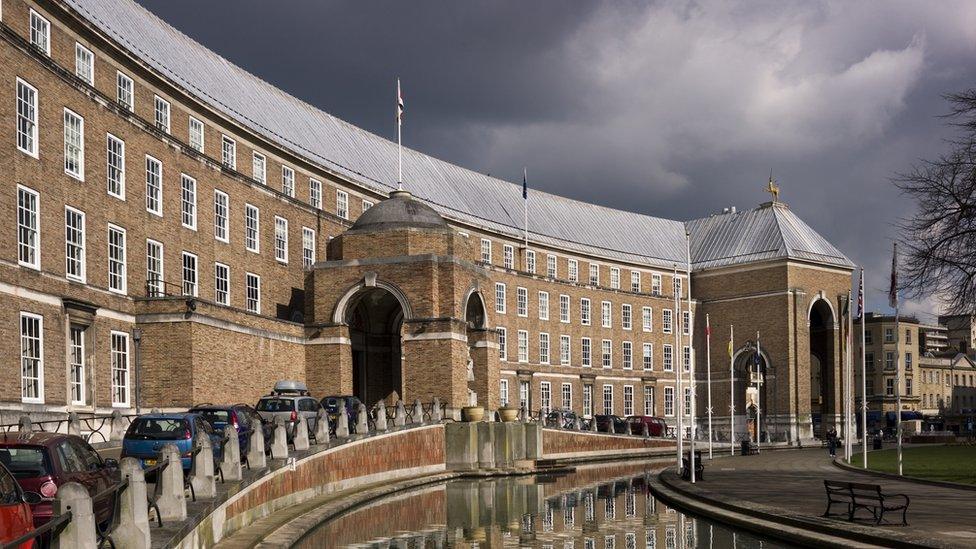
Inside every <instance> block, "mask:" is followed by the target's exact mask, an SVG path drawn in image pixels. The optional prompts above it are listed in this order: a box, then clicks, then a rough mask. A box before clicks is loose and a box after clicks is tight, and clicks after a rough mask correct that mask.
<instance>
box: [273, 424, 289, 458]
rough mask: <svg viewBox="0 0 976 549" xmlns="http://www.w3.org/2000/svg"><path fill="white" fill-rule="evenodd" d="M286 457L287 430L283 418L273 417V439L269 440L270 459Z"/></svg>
mask: <svg viewBox="0 0 976 549" xmlns="http://www.w3.org/2000/svg"><path fill="white" fill-rule="evenodd" d="M287 457H288V430H287V428H286V427H285V418H283V417H281V416H276V417H275V428H274V438H273V439H271V459H285V458H287Z"/></svg>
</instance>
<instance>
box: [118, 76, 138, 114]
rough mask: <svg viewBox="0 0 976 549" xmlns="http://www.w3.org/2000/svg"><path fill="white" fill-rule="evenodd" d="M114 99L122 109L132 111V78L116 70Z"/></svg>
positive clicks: (133, 98)
mask: <svg viewBox="0 0 976 549" xmlns="http://www.w3.org/2000/svg"><path fill="white" fill-rule="evenodd" d="M115 92H116V100H117V101H118V103H119V106H120V107H122V108H123V109H125V110H127V111H129V112H132V110H133V108H134V107H135V92H134V88H133V85H132V79H131V78H129V77H128V76H126V75H125V74H122V73H121V72H118V71H116V73H115Z"/></svg>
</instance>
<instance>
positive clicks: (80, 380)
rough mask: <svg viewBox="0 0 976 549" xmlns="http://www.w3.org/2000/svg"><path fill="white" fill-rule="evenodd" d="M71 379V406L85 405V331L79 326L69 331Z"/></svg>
mask: <svg viewBox="0 0 976 549" xmlns="http://www.w3.org/2000/svg"><path fill="white" fill-rule="evenodd" d="M68 347H69V348H68V351H69V352H68V360H69V363H68V365H69V372H68V375H69V379H68V382H69V384H70V385H71V404H74V405H79V404H84V403H85V330H84V328H81V327H79V326H71V327H70V328H69V329H68Z"/></svg>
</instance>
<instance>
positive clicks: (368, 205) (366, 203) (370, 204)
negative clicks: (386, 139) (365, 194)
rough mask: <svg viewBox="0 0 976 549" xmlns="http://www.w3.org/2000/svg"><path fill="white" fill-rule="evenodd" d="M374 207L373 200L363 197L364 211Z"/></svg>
mask: <svg viewBox="0 0 976 549" xmlns="http://www.w3.org/2000/svg"><path fill="white" fill-rule="evenodd" d="M372 207H373V202H372V201H371V200H366V199H365V198H364V199H363V211H364V212H365V211H366V210H368V209H370V208H372Z"/></svg>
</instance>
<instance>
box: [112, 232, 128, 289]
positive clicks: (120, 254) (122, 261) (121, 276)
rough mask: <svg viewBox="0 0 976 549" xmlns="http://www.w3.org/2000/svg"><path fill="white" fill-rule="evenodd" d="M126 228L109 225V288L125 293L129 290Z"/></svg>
mask: <svg viewBox="0 0 976 549" xmlns="http://www.w3.org/2000/svg"><path fill="white" fill-rule="evenodd" d="M125 255H126V252H125V229H123V228H122V227H118V226H116V225H111V224H110V225H109V226H108V290H109V291H110V292H116V293H120V294H124V293H126V292H127V291H128V280H127V279H128V274H127V271H128V266H127V264H126V258H125Z"/></svg>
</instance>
